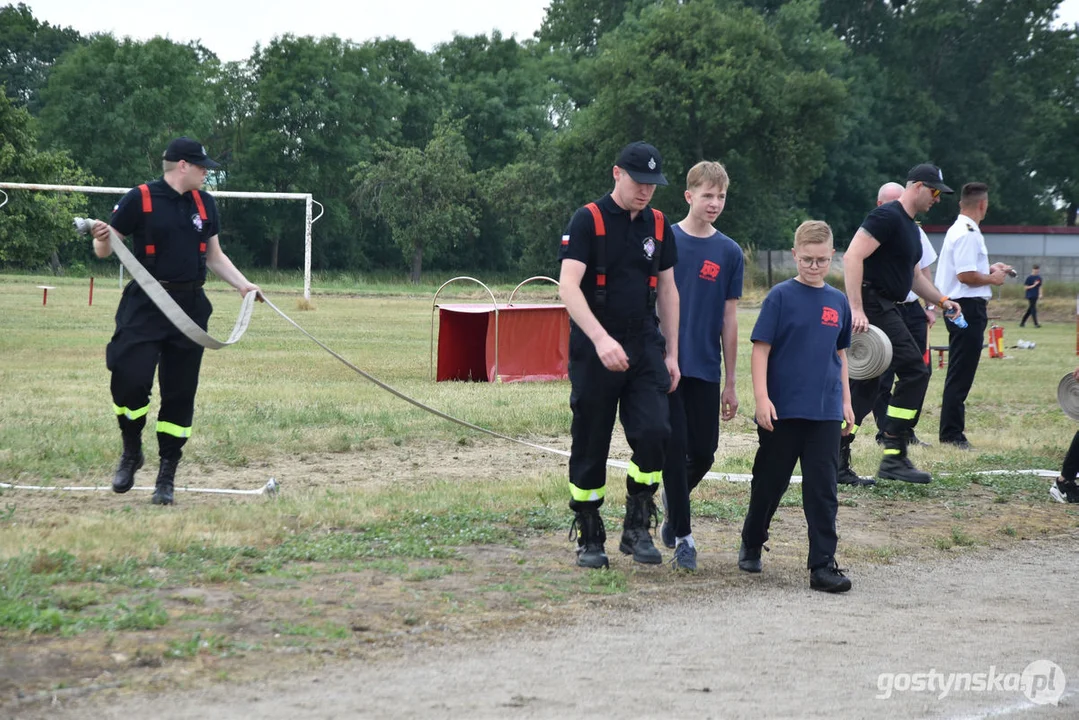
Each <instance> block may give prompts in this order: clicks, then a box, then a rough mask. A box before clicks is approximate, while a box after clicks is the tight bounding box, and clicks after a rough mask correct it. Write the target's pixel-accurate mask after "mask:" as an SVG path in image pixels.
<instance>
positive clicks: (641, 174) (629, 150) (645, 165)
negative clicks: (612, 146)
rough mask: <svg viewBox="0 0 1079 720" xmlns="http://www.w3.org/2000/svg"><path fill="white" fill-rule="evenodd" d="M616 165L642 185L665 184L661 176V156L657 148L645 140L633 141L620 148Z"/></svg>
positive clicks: (665, 181) (664, 179)
mask: <svg viewBox="0 0 1079 720" xmlns="http://www.w3.org/2000/svg"><path fill="white" fill-rule="evenodd" d="M615 165H617V166H618V167H620V168H622V169H623V170H625V171H626V172H627V173H629V176H630V177H631V178H633V179H634V180H636V181H637V182H639V183H641V184H642V185H666V184H667V178H665V177H663V157H662V156H661V155H660V154H659V150H656V149H655V148H654V147H652V146H651V145H649V144H648V143H646V142H635V143H630V144H629V145H626V146H625V147H624V148H622V152H620V153H619V154H618V162H616V163H615Z"/></svg>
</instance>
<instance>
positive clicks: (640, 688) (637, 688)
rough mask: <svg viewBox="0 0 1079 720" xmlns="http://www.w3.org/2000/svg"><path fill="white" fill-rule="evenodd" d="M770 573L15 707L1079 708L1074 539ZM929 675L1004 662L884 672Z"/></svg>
mask: <svg viewBox="0 0 1079 720" xmlns="http://www.w3.org/2000/svg"><path fill="white" fill-rule="evenodd" d="M765 561H766V563H767V562H768V557H767V556H766V557H765ZM768 569H769V568H768V567H767V565H766V568H765V572H764V574H763V575H761V576H760V577H758V578H754V579H753V581H752V582H750V583H747V584H743V585H741V586H737V587H725V588H721V589H719V591H718V592H716V593H715V594H714V595H712V596H711V597H700V596H698V597H695V598H693V599H692V600H691V601H687V600H681V601H680V600H662V599H660V598H659V597H658V596H656V595H651V596H638V597H636V598H635V599H627V598H618V599H615V600H613V601H612V602H611V603H610V604H609V605H608V606H606V607H603V608H599V609H596V610H595V611H592V612H589V613H588V614H587V615H586V616H585V617H582V618H581V620H580V621H579V623H578V624H573V625H568V626H565V627H545V628H541V629H536V628H534V627H533V628H531V629H528V630H522V631H514V632H509V633H505V634H503V635H501V636H499V637H496V638H490V637H488V638H486V639H480V640H470V641H462V642H459V643H450V644H448V645H442V646H437V647H432V646H428V645H425V644H423V643H420V642H416V643H414V644H411V645H404V646H401V647H400V648H399V656H398V657H396V658H383V659H380V660H376V661H365V662H358V661H352V662H346V663H340V664H332V665H329V666H327V667H326V668H325V669H324V670H323V671H322V672H319V673H317V674H314V675H304V676H294V677H280V678H276V679H274V680H272V681H264V682H259V683H252V684H245V685H219V686H214V687H211V688H208V689H202V690H196V691H191V692H187V693H181V692H174V693H170V694H167V695H162V696H154V695H148V694H140V695H135V696H130V695H124V694H113V693H112V692H111V691H110V692H106V693H99V694H98V695H97V696H94V697H92V698H87V699H73V700H58V701H56V702H54V703H53V704H51V705H48V706H37V707H33V708H31V707H25V708H22V709H20V710H16V711H12V712H14V713H15V714H13V715H11V717H20V718H44V717H49V718H95V719H98V718H131V717H155V718H211V717H212V718H215V720H216V719H221V720H224V719H225V718H253V717H258V718H266V719H267V720H273V719H275V718H281V719H286V718H287V719H288V720H298V719H299V718H356V717H377V718H386V717H469V718H475V717H490V718H513V717H521V718H531V717H571V716H573V717H620V718H624V717H678V716H682V717H726V718H738V717H745V718H758V717H799V718H804V717H833V718H869V717H873V718H879V717H933V718H935V717H948V718H951V717H956V718H958V717H964V718H966V717H1011V716H1016V715H1021V716H1023V717H1037V718H1065V717H1066V718H1075V717H1079V616H1077V612H1076V611H1077V609H1079V607H1077V602H1076V598H1077V596H1079V536H1073V537H1069V538H1065V539H1057V540H1053V541H1038V542H1020V543H1017V544H1015V545H1014V546H1011V547H1010V548H1008V549H1006V550H999V549H995V550H981V551H977V552H971V553H968V554H965V555H962V556H960V557H957V558H953V559H948V560H944V561H942V562H939V563H936V564H934V565H932V566H928V565H926V564H925V563H924V562H918V561H913V560H911V561H904V562H900V563H897V564H894V565H889V566H876V567H866V568H864V569H862V570H860V571H858V572H857V573H853V574H852V576H853V580H854V583H855V586H854V590H853V591H852V592H851V593H849V594H846V595H842V596H827V595H821V594H818V593H814V592H811V591H809V590H808V589H805V584H804V578H795V579H792V578H791V577H790V576H789V574H785V573H777V572H772V573H769V572H768ZM698 595H699V594H698ZM1039 660H1047V661H1051V662H1053V663H1055V664H1056V665H1057V666H1059V668H1060V671H1062V672H1063V674H1064V676H1065V677H1066V678H1067V686H1066V688H1065V689H1064V690H1063V697H1062V698H1061V700H1060V704H1059V705H1036V704H1035V703H1033V702H1031V701H1030V700H1028V699H1027V697H1026V695H1025V693H1024V692H1023V690H1021V689H1019V688H1017V687H1016V686H1015V685H1014V684H1012V683H1014V682H1015V678H1014V677H1012V678H1010V679H1009V677H1008V674H1022V673H1023V672H1024V670H1025V669H1026V668H1027V667H1028V666H1029V665H1030V664H1031V663H1034V662H1035V661H1039ZM1042 665H1043V666H1044V663H1043V664H1042ZM1046 667H1047V666H1046ZM1034 669H1038V670H1040V669H1041V668H1040V667H1037V666H1036V667H1035V668H1032V670H1034ZM931 671H936V672H937V673H941V674H942V678H941V679H944V678H947V676H948V675H949V674H950V673H972V674H977V673H986V674H988V673H993V676H992V677H993V678H994V680H991V681H990V682H991V683H1000V687H1001V689H994V690H992V691H983V692H976V691H964V690H955V691H952V692H950V693H948V694H946V695H945V697H943V698H939V697H938V696H939V695H940V691H939V689H938V690H937V691H936V692H932V693H931V692H926V691H923V692H914V691H910V690H906V689H905V687H904V685H905V680H904V678H903V677H898V676H897V677H895V681H894V683H893V685H894V687H895V689H894V690H893V692H892V694H891V697H888V698H880V697H878V696H880V695H884V694H885V690H886V689H887V685H888V680H889V676H887V675H885V676H884V678H883V679H882V677H881V675H882V673H891V674H893V675H894V674H902V673H930V672H931ZM914 681H915V682H917V681H918V678H917V677H914ZM937 682H939V680H937ZM974 682H975V683H977V678H976V677H975V678H974ZM1059 682H1060V680H1059V676H1053V677H1052V683H1057V684H1050V685H1049V686H1048V690H1047V692H1051V691H1052V689H1053V688H1054V687H1059ZM882 683H883V684H882ZM1009 688H1010V689H1009ZM1036 697H1037V698H1038V699H1041V697H1043V696H1036Z"/></svg>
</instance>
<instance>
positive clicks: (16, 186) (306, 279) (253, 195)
mask: <svg viewBox="0 0 1079 720" xmlns="http://www.w3.org/2000/svg"><path fill="white" fill-rule="evenodd" d="M130 189H131V188H118V187H93V186H84V185H38V184H36V183H9V182H0V191H2V190H35V191H52V192H83V193H97V194H99V195H123V194H125V193H126V192H127V191H128V190H130ZM210 194H211V195H213V196H214V197H221V198H249V199H252V200H303V202H304V249H303V296H304V299H305V300H310V299H311V226H312V225H314V224H315V222H316V221H317V220H318V219H319V218H320V217H322V213H323V212H325V210H324V208H323V207H322V204H321V203H319V202H318V201H316V200H314V199H313V198H312V197H311V193H272V192H234V191H232V190H221V191H212V192H211V193H210ZM4 195H7V193H4ZM6 201H7V198H6V197H5V198H4V202H5V203H6ZM3 204H4V203H0V206H3ZM312 205H318V208H319V213H318V215H316V216H315V217H312V216H311V210H312Z"/></svg>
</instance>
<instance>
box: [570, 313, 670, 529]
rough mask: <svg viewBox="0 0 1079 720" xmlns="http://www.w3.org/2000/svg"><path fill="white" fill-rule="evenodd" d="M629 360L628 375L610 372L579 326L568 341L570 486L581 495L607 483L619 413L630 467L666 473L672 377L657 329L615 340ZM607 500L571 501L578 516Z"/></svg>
mask: <svg viewBox="0 0 1079 720" xmlns="http://www.w3.org/2000/svg"><path fill="white" fill-rule="evenodd" d="M615 339H616V340H618V341H619V342H620V343H622V347H623V348H624V349H625V351H626V355H627V356H628V357H629V370H627V371H626V372H612V371H610V370H608V369H607V368H605V367H604V366H603V363H602V362H601V361H600V359H599V356H598V355H596V348H595V346H594V345H593V344H592V341H591V340H589V339H588V336H587V335H585V334H584V333H583V332H581V330H580V329H578V328H577V327H576V326H575V325H573V326H571V329H570V336H569V380H570V398H569V404H570V409H571V410H572V411H573V423H572V425H571V426H570V432H571V434H572V437H573V445H572V448H571V450H570V459H569V481H570V483H571V484H572V485H574V486H575V487H577V488H580V489H581V490H598V489H600V488H603V487H605V485H606V483H607V457H608V455H609V454H610V450H611V432H612V431H613V430H614V420H615V412H616V411H617V412H618V414H619V418H620V419H621V421H622V428H623V429H624V430H625V433H626V440H627V441H628V442H629V446H630V448H631V449H632V451H633V455H632V457H631V459H632V461H633V462H634V463H635V464H636V465H637V466H638V467H639V468H640V469H641V471H642V472H657V473H658V472H660V471H661V470H662V469H663V458H664V450H665V448H666V445H667V439H668V438H669V436H670V433H671V427H670V423H669V421H668V417H669V410H668V404H667V389H668V388H669V387H670V384H671V379H670V374H669V373H668V372H667V366H666V364H665V363H664V361H663V353H664V348H665V344H664V340H663V336H662V335H660V333H659V330H657V329H656V328H655V326H654V325H653V326H651V327H645V328H642V329H641V331H640V332H634V333H628V334H625V335H622V336H621V337H617V336H616V337H615ZM602 504H603V500H602V499H600V500H590V501H583V502H582V501H579V500H574V499H572V498H571V499H570V507H571V508H572V509H574V510H585V509H590V508H598V507H599V506H600V505H602Z"/></svg>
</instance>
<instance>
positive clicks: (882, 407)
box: [873, 300, 933, 430]
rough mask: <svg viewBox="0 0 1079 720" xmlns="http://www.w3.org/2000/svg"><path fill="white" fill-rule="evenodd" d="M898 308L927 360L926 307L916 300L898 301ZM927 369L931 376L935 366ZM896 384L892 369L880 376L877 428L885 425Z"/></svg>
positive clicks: (874, 410)
mask: <svg viewBox="0 0 1079 720" xmlns="http://www.w3.org/2000/svg"><path fill="white" fill-rule="evenodd" d="M895 307H896V309H897V310H899V314H900V316H902V318H903V322H904V323H905V324H906V326H907V330H910V336H911V337H912V338H914V342H916V343H918V344H919V346H920V347H921V350H922V361H923V362H924V361H925V351H926V350H927V349H928V348H929V321H928V320H926V318H925V308H924V307H922V304H921V303H920V302H918V301H917V300H915V301H914V302H909V303H896V306H895ZM925 367H926V370H928V371H929V375H930V377H932V375H933V368H932V367H930V365H928V364H927V365H926V366H925ZM894 384H895V373H894V372H892V371H891V370H888V371H886V372H885V373H884V374H883V375H881V376H880V387H879V390H878V394H877V400H876V402H875V403H874V404H873V417H874V418H876V421H877V429H878V430H880V429H881V428H883V427H884V418H885V416H886V415H887V414H888V405H889V404H890V403H891V401H892V385H894ZM921 414H922V408H921V407H920V406H919V407H918V414H917V415H915V416H914V420H912V421H911V424H910V426H911V428H914V427H916V426H917V425H918V420H919V418H921Z"/></svg>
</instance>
